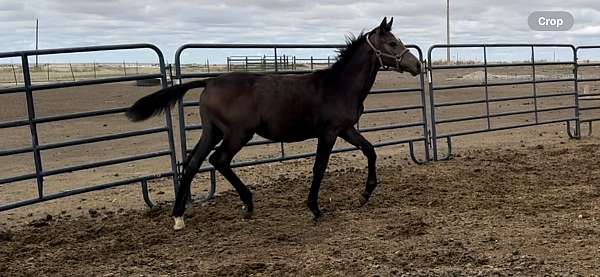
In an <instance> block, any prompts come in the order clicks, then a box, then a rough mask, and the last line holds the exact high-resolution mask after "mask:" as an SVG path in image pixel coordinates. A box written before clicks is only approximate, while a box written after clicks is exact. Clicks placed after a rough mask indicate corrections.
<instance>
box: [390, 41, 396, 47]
mask: <svg viewBox="0 0 600 277" xmlns="http://www.w3.org/2000/svg"><path fill="white" fill-rule="evenodd" d="M389 45H390V46H391V47H396V45H398V43H396V42H395V41H392V42H390V43H389Z"/></svg>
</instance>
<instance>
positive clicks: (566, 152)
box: [0, 68, 600, 276]
mask: <svg viewBox="0 0 600 277" xmlns="http://www.w3.org/2000/svg"><path fill="white" fill-rule="evenodd" d="M505 71H506V72H509V73H510V74H513V75H515V76H522V75H526V74H527V73H526V70H524V69H521V68H517V69H510V68H509V69H506V70H505ZM563 71H565V69H564V68H559V69H547V70H543V69H539V71H538V72H540V74H546V75H551V74H552V73H556V74H564V72H563ZM506 72H501V71H499V72H493V74H496V75H497V76H505V75H503V74H508V73H506ZM453 74H455V75H453ZM588 74H590V73H588ZM479 75H480V74H478V73H477V72H476V73H475V74H474V73H473V71H460V72H452V73H448V74H447V75H435V76H434V77H435V78H442V79H441V80H440V81H439V84H456V83H465V82H469V81H472V82H477V80H464V78H463V77H464V76H479ZM518 78H521V77H518ZM505 81H506V80H505ZM415 85H416V80H415V79H414V78H412V77H409V76H406V74H404V75H398V74H396V73H389V72H385V73H381V74H380V76H379V77H378V80H377V83H376V87H377V88H394V87H413V86H415ZM571 86H572V83H571V84H569V83H556V84H554V83H553V84H549V85H540V86H539V87H538V88H537V89H538V90H537V92H538V93H539V94H544V93H558V92H568V91H569V90H572V87H571ZM531 88H532V87H531V85H516V86H503V87H497V88H491V89H490V90H489V91H488V93H489V95H490V97H491V98H494V97H507V96H524V95H531V90H532V89H531ZM154 90H156V87H136V86H134V85H133V84H131V83H123V84H110V85H100V86H89V87H86V89H85V90H82V89H81V88H69V89H59V90H53V91H47V92H46V91H41V92H38V93H36V94H35V101H36V112H37V113H38V116H49V115H58V114H64V113H68V112H83V111H89V110H98V109H102V108H110V107H126V106H128V105H130V104H131V103H133V101H135V100H136V99H138V98H139V97H141V96H143V95H145V94H148V93H150V92H152V91H154ZM590 91H591V92H597V84H596V83H593V84H592V87H591V88H590ZM197 95H198V92H192V93H190V94H189V95H188V96H187V99H188V100H192V99H194V98H196V97H197ZM483 96H484V91H483V89H463V90H456V91H447V92H446V91H440V92H438V93H436V97H437V98H436V100H437V101H439V102H440V103H441V102H449V101H460V100H474V99H482V97H483ZM0 101H1V103H2V105H1V106H2V109H0V116H1V118H2V120H0V121H3V122H4V121H10V120H18V119H23V118H24V117H26V110H25V109H24V103H25V102H24V97H22V96H20V95H1V96H0ZM419 101H420V98H419V96H418V95H417V94H415V93H409V94H384V95H372V96H369V97H368V99H367V102H366V107H367V108H386V107H394V106H410V105H415V104H418V103H419ZM573 103H574V98H573V97H572V96H567V97H551V98H545V99H544V100H540V101H539V102H537V103H534V101H532V100H531V99H526V100H517V101H511V102H502V103H493V104H491V105H490V106H489V109H490V111H491V112H492V113H502V112H507V111H524V110H531V109H533V107H534V105H538V108H551V107H567V106H569V105H572V104H573ZM597 105H598V103H596V102H594V101H589V102H586V103H584V107H592V106H597ZM485 109H486V106H485V105H481V104H478V105H468V106H463V107H461V108H459V109H457V108H439V109H438V110H436V112H437V118H440V119H448V118H456V117H460V116H465V115H477V114H482V113H484V112H485ZM572 113H573V111H572V110H569V109H567V110H563V111H559V112H547V113H539V114H538V116H539V120H540V121H545V120H554V119H561V118H568V117H570V116H572ZM599 115H600V113H598V112H597V111H594V110H588V111H584V117H587V118H591V117H594V116H599ZM185 116H186V121H187V122H197V121H198V115H197V112H196V111H195V109H193V108H189V109H186V115H185ZM428 116H430V114H428ZM419 120H420V113H419V112H418V111H414V112H391V113H384V114H378V115H372V114H368V115H364V116H363V118H362V119H361V126H363V127H368V126H380V125H387V124H397V123H399V122H418V121H419ZM534 120H535V117H534V114H532V113H531V114H524V115H519V116H512V117H498V118H494V119H492V120H491V121H490V124H491V126H492V127H502V126H506V124H526V123H532V122H534ZM162 121H163V118H162V117H159V118H154V119H152V120H150V121H148V122H144V123H141V124H132V123H129V122H127V120H126V119H125V118H124V117H123V116H122V115H120V114H119V115H113V116H102V117H94V118H87V119H81V120H70V121H65V122H57V123H48V124H42V125H40V127H39V132H40V135H41V137H42V143H53V142H58V141H62V140H70V139H77V138H85V137H90V136H96V135H105V134H111V133H114V132H124V131H131V130H140V129H144V128H148V127H152V126H154V127H156V126H160V125H161V123H162ZM174 122H175V123H177V118H176V117H174ZM486 126H487V122H485V120H474V121H468V122H458V123H451V124H441V125H440V126H438V127H439V129H438V131H439V133H440V134H446V133H451V132H457V131H462V130H476V129H481V128H486ZM176 127H177V126H176ZM421 132H422V130H421V129H420V128H409V129H405V130H400V131H384V132H374V133H368V134H366V136H367V138H368V139H369V140H371V141H372V142H374V143H376V142H382V141H386V140H389V139H403V138H415V137H418V136H420V135H421ZM199 134H200V133H199V132H197V131H193V132H190V135H189V137H188V147H190V148H191V147H192V146H193V143H194V142H195V140H197V138H198V136H199ZM29 142H30V137H29V130H28V127H23V128H12V129H8V130H2V138H1V139H0V148H1V149H11V148H17V147H25V146H27V145H28V143H29ZM453 142H454V144H453V147H454V152H455V153H456V154H457V155H456V158H455V159H454V160H452V161H450V162H440V163H435V164H429V165H425V166H419V165H415V164H413V163H412V162H410V161H409V158H408V149H407V148H408V147H407V146H406V145H399V146H393V147H386V148H382V149H378V155H379V160H378V163H379V165H378V172H379V179H380V187H379V188H378V190H377V193H376V194H375V196H374V198H373V201H371V202H370V203H369V204H368V205H367V206H366V207H362V208H359V207H357V203H356V202H357V201H356V198H357V195H358V193H359V191H360V190H361V189H362V186H363V182H364V179H365V178H366V173H365V166H366V161H365V160H364V158H363V157H362V155H360V153H357V152H352V153H346V154H340V155H335V156H334V157H333V158H332V160H331V162H330V166H329V174H328V177H327V179H326V180H325V181H324V185H323V188H322V194H321V198H320V199H321V204H322V206H323V207H324V208H326V209H327V210H328V212H327V214H326V216H325V218H324V219H323V220H322V221H321V222H319V223H316V224H315V223H314V222H312V221H311V219H310V215H309V213H308V211H307V209H306V208H305V204H304V201H305V198H306V195H307V193H308V187H309V183H310V172H311V167H312V159H302V160H296V161H289V162H284V163H276V164H270V165H261V166H253V167H245V168H239V169H236V172H237V173H238V174H239V175H240V178H241V179H243V180H244V181H245V182H246V183H247V184H248V185H249V186H250V187H251V188H252V189H253V191H254V192H255V198H256V201H257V202H256V207H257V215H256V217H255V218H254V219H252V220H249V221H244V220H241V216H240V213H239V209H240V207H241V203H240V202H239V200H238V197H237V196H236V195H235V194H233V193H232V192H231V191H230V185H229V184H227V183H226V182H224V181H223V180H222V179H221V178H220V177H219V178H218V191H219V193H218V196H217V198H216V199H214V200H212V201H210V202H207V203H203V204H201V203H196V204H195V205H194V207H192V208H191V209H190V210H189V213H188V215H189V216H190V218H189V219H188V222H187V223H188V228H187V229H186V230H184V231H183V232H179V233H174V232H173V231H172V229H171V225H172V222H171V219H170V218H168V214H169V209H170V205H171V203H170V201H171V200H172V199H173V192H172V191H173V188H172V182H171V181H170V180H157V181H153V182H151V183H150V192H151V197H152V199H153V200H154V201H156V202H157V203H160V205H159V207H157V208H155V209H153V210H148V209H147V208H146V207H145V205H144V203H143V201H142V198H141V193H140V188H139V185H130V186H125V187H119V188H115V189H110V190H104V191H100V192H93V193H88V194H83V195H79V196H74V197H69V198H66V199H59V200H54V201H49V202H47V203H43V204H38V205H33V206H27V207H23V208H19V209H14V210H10V211H6V212H2V213H0V276H5V275H6V276H19V275H23V276H29V275H33V274H36V275H40V274H41V275H56V276H64V275H102V276H112V275H115V276H121V275H148V276H156V275H176V274H180V275H192V274H193V273H196V274H197V275H198V276H210V275H257V276H260V275H274V276H280V275H283V276H285V275H334V276H336V275H351V276H364V275H380V276H388V275H408V276H430V275H444V276H456V275H461V274H462V275H477V274H481V275H486V276H487V275H510V274H513V275H543V274H546V273H547V274H555V275H575V274H584V275H591V274H594V273H596V274H597V273H598V272H600V268H599V267H598V264H600V261H599V260H598V257H600V255H598V254H600V253H599V252H600V244H599V243H598V242H597V239H596V238H597V235H598V231H597V230H598V221H597V219H598V212H599V209H598V208H599V206H598V204H599V202H598V190H597V189H598V188H597V186H598V179H599V178H600V177H599V176H600V175H599V173H600V172H599V171H598V170H596V169H595V166H596V165H597V164H598V163H597V162H595V159H594V158H595V156H597V154H598V151H599V150H597V148H598V146H599V145H600V139H597V138H595V137H591V138H585V139H584V140H582V141H573V140H569V139H568V136H567V134H566V129H565V126H564V123H559V124H550V125H543V126H538V127H534V128H524V129H514V130H507V131H501V132H495V133H492V134H481V135H472V136H464V137H458V138H456V139H454V141H453ZM338 146H346V145H345V144H344V143H341V142H340V143H338ZM166 147H167V144H166V140H165V137H164V134H156V135H149V136H145V137H142V138H135V139H126V140H118V141H112V142H101V143H94V144H89V145H85V146H78V147H70V148H66V149H57V150H50V151H44V152H43V161H44V165H45V169H53V168H58V167H62V166H69V165H76V164H82V163H87V162H90V161H98V160H105V159H109V158H115V157H122V156H128V155H134V154H140V153H145V152H147V151H153V150H162V149H166ZM285 147H286V154H297V153H303V152H309V151H314V149H315V143H314V141H308V142H304V143H296V144H287V145H286V146H285ZM177 149H179V147H177ZM278 151H279V146H278V145H271V146H259V147H258V146H257V147H247V148H245V149H244V150H243V151H242V152H241V153H240V154H239V156H238V157H236V161H243V160H248V159H256V158H267V157H275V156H277V155H279V152H278ZM422 152H423V151H422V147H421V146H418V148H417V155H418V156H419V157H422V155H423V153H422ZM441 152H442V153H444V152H445V147H443V146H441ZM31 161H32V157H31V155H30V154H27V155H18V156H11V157H0V172H2V177H9V176H15V175H19V174H25V173H29V172H31V169H32V162H31ZM168 170H169V161H168V158H166V157H163V158H158V159H151V160H147V161H142V162H136V163H128V164H124V165H119V166H108V167H103V168H98V169H93V170H85V171H81V172H73V173H69V174H63V175H58V176H52V177H48V178H46V185H45V192H46V193H52V192H58V191H63V190H68V189H72V188H77V187H82V186H87V185H92V184H99V183H103V182H107V181H114V180H118V179H123V178H130V177H135V176H141V175H145V174H149V173H155V172H157V171H168ZM207 183H208V176H207V174H202V175H200V176H198V177H197V178H196V180H195V181H194V184H193V187H194V193H195V194H196V197H198V198H200V197H201V196H202V195H203V194H204V192H205V191H206V189H207ZM36 193H37V188H36V186H35V183H34V182H32V181H24V182H17V183H12V184H6V185H0V203H2V204H6V203H10V202H14V201H18V200H24V199H28V198H34V197H36ZM176 253H178V254H179V253H180V255H177V254H176Z"/></svg>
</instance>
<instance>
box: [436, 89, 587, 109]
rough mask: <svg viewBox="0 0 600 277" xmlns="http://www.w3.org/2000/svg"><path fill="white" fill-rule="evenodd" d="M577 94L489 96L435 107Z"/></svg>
mask: <svg viewBox="0 0 600 277" xmlns="http://www.w3.org/2000/svg"><path fill="white" fill-rule="evenodd" d="M575 95H577V94H575V93H573V92H565V93H549V94H542V95H537V96H535V97H534V96H514V97H498V98H490V99H487V100H485V99H481V100H470V101H456V102H444V103H437V104H435V107H448V106H460V105H473V104H485V103H494V102H505V101H513V100H528V99H533V98H536V97H537V98H550V97H562V96H575Z"/></svg>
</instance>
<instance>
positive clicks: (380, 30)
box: [378, 16, 387, 32]
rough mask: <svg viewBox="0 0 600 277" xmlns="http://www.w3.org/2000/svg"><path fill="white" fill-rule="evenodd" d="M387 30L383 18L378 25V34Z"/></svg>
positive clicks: (385, 21)
mask: <svg viewBox="0 0 600 277" xmlns="http://www.w3.org/2000/svg"><path fill="white" fill-rule="evenodd" d="M386 30H387V16H386V17H384V18H383V21H381V24H379V29H378V31H379V32H384V31H386Z"/></svg>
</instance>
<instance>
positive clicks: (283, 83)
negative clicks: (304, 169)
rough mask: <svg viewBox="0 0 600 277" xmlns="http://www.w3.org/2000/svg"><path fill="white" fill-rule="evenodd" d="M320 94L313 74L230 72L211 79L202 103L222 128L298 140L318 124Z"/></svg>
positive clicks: (307, 136)
mask: <svg viewBox="0 0 600 277" xmlns="http://www.w3.org/2000/svg"><path fill="white" fill-rule="evenodd" d="M319 95H320V92H319V90H318V85H316V84H315V80H314V79H313V78H312V76H311V75H310V74H302V75H275V74H259V73H228V74H224V75H221V76H219V77H217V78H214V79H211V80H210V81H209V83H208V84H207V87H206V90H205V93H203V95H202V96H201V97H202V98H201V101H200V102H201V109H202V108H203V107H202V106H204V108H205V109H206V110H208V111H209V112H210V113H211V114H212V115H211V116H212V117H215V118H216V119H218V121H219V122H220V124H219V125H222V126H223V128H236V129H251V130H252V131H254V132H257V133H259V134H260V135H261V136H263V137H266V138H268V139H273V140H279V141H299V140H304V139H307V138H310V137H313V134H312V133H313V132H312V131H311V130H314V129H315V127H316V126H318V125H319V119H320V118H319V113H318V110H319V106H320V104H319V101H320V99H321V97H320V96H319Z"/></svg>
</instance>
